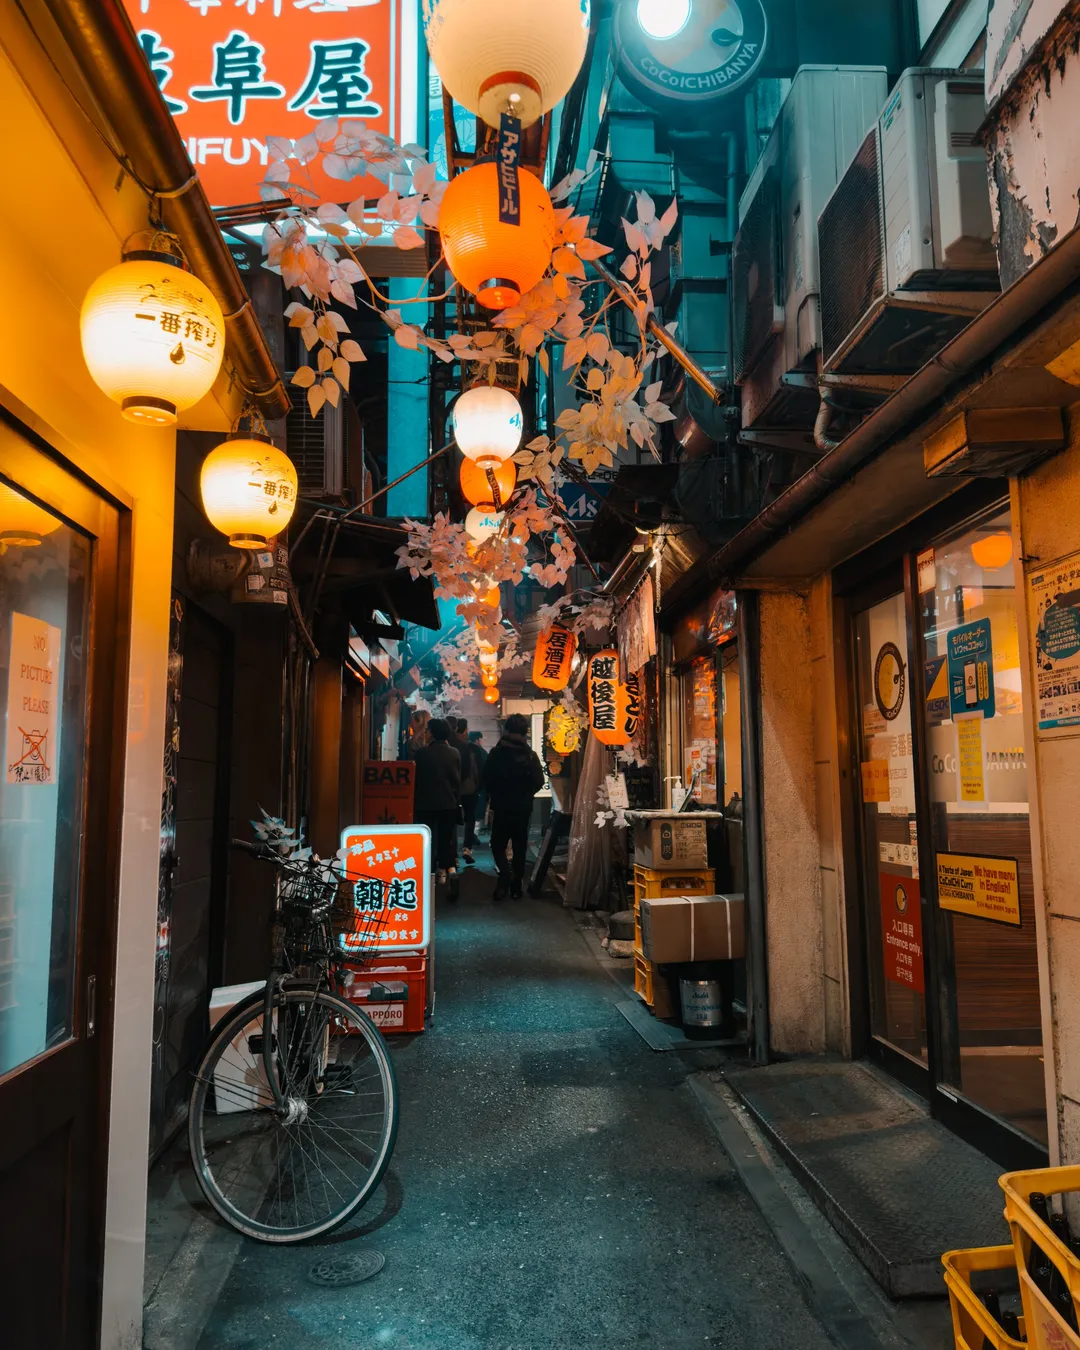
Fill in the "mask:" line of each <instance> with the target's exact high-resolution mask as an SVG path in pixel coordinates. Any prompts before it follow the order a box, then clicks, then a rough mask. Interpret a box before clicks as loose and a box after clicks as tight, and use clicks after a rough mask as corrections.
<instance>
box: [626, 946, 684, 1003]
mask: <svg viewBox="0 0 1080 1350" xmlns="http://www.w3.org/2000/svg"><path fill="white" fill-rule="evenodd" d="M634 992H635V993H637V994H640V995H641V997H642V998H643V999H644V1000H645V1002H646V1003H647V1004H648V1005H649V1008H650V1010H651V1012H652V1015H653V1016H654V1017H659V1018H667V1017H674V1015H675V1012H674V1009H673V1007H672V1003H671V991H670V989H669V988H668V983H667V980H665V979H664V978H663V976H661V975H659V974H658V973H657V968H656V966H655V965H654V964H653V962H652V961H646V959H645V957H644V956H638V955H635V956H634Z"/></svg>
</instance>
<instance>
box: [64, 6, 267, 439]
mask: <svg viewBox="0 0 1080 1350" xmlns="http://www.w3.org/2000/svg"><path fill="white" fill-rule="evenodd" d="M45 3H46V5H47V6H48V9H49V12H50V13H51V15H52V17H53V19H54V20H55V22H56V26H57V28H59V30H60V32H61V34H62V35H63V38H64V41H65V42H66V43H67V46H68V48H69V49H70V51H71V54H72V56H73V57H74V59H75V63H76V65H77V66H78V68H79V72H80V74H81V75H82V77H83V79H84V80H85V81H86V83H87V86H88V87H89V89H90V92H91V93H92V94H93V96H94V98H95V99H96V101H97V103H98V105H99V107H100V108H101V110H102V112H104V114H105V116H106V117H107V118H108V120H109V123H110V125H111V126H112V129H113V130H114V132H115V133H116V135H117V136H118V137H119V139H120V142H121V149H122V151H123V153H124V154H125V156H126V158H127V161H128V163H129V164H130V165H131V168H132V170H133V171H134V173H135V174H137V175H138V178H139V180H141V182H142V183H143V184H144V185H145V186H147V187H148V188H149V189H150V190H151V192H152V194H153V199H154V202H156V204H157V205H158V206H159V207H160V210H161V216H162V220H163V222H164V224H165V227H166V228H167V229H168V230H169V231H170V232H171V233H173V234H176V235H178V236H179V238H180V240H181V241H182V243H183V246H184V252H185V253H186V254H187V256H188V260H189V261H190V263H191V267H192V271H193V272H194V273H195V275H196V276H198V277H199V278H200V279H201V280H202V281H205V282H206V284H207V286H209V287H210V289H211V291H213V293H214V296H215V298H216V299H217V302H218V304H219V305H220V306H221V310H222V313H223V314H224V315H225V330H226V333H227V335H228V343H229V354H230V356H231V359H232V363H233V365H234V367H235V370H236V374H237V377H238V380H239V382H240V385H241V387H242V388H243V390H244V392H245V393H246V394H248V395H249V396H250V397H251V398H252V399H254V400H255V402H256V403H257V404H258V407H259V410H260V412H262V414H263V416H264V417H267V418H271V419H273V418H279V417H284V416H285V415H286V413H288V411H289V409H290V408H291V406H292V404H291V402H290V399H289V395H288V393H287V392H286V389H285V386H284V384H283V383H282V380H281V375H280V373H279V371H278V368H277V366H276V364H275V363H274V358H273V357H272V356H271V354H270V348H269V347H268V346H267V342H266V338H265V336H264V334H263V331H262V329H261V328H260V327H259V321H258V319H257V318H256V317H255V311H254V309H253V307H252V304H251V297H250V296H249V295H248V293H247V291H246V290H245V288H244V283H243V281H242V280H241V279H240V273H239V271H238V270H237V266H236V263H235V262H234V260H233V257H232V254H231V253H230V252H229V250H228V248H227V247H226V246H225V241H224V239H222V237H221V231H220V229H219V228H218V223H217V221H216V220H215V219H214V213H213V212H212V211H211V210H210V203H209V202H208V201H207V200H206V193H205V192H204V191H203V189H202V185H201V184H200V182H199V179H198V177H197V175H196V173H195V169H194V168H193V166H192V163H191V161H190V159H188V156H187V152H186V151H185V149H184V142H183V140H182V138H181V136H180V133H179V131H178V130H177V129H176V123H175V122H174V121H173V118H172V114H171V113H170V112H169V110H168V109H167V108H166V107H165V104H164V102H163V101H162V98H161V94H160V93H159V92H158V87H157V81H156V80H155V79H154V76H153V75H152V74H151V72H150V67H149V65H148V64H147V62H146V58H145V57H144V56H143V52H142V48H141V47H140V46H139V40H138V38H137V37H136V36H135V30H134V28H133V27H132V26H131V21H130V19H129V18H128V16H127V14H126V13H125V11H124V7H123V5H122V4H121V3H120V0H45Z"/></svg>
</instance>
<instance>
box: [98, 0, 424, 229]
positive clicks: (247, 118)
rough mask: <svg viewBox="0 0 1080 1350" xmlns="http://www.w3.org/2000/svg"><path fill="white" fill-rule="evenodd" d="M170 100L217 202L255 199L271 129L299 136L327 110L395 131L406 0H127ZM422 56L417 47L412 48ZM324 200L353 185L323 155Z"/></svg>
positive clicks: (316, 172) (316, 184) (315, 175)
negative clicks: (335, 175) (329, 168)
mask: <svg viewBox="0 0 1080 1350" xmlns="http://www.w3.org/2000/svg"><path fill="white" fill-rule="evenodd" d="M124 3H125V5H126V7H127V11H128V15H129V16H130V18H131V22H132V26H133V27H134V29H135V31H136V33H137V34H138V38H139V45H140V46H141V47H142V49H143V54H144V55H145V57H146V60H147V62H148V63H149V66H150V70H151V72H152V73H153V76H154V79H155V80H156V81H157V86H158V89H159V90H160V91H161V96H162V98H163V99H164V100H165V105H166V107H167V108H168V109H169V111H170V112H171V113H172V115H173V117H175V119H176V125H177V128H178V129H179V131H180V134H181V136H182V137H183V138H184V144H185V146H186V147H187V152H188V156H189V158H190V159H191V162H192V164H194V165H195V167H196V169H198V171H199V179H200V181H201V183H202V185H203V187H204V189H205V190H206V195H207V197H209V199H210V204H211V205H212V206H234V205H238V204H239V203H243V202H253V201H257V200H258V196H259V189H258V185H259V183H260V182H261V180H262V179H263V177H264V173H265V170H266V167H267V165H268V163H269V151H268V147H267V137H269V136H283V137H287V138H288V139H290V140H294V141H295V140H299V139H300V138H301V137H303V136H306V135H308V134H309V133H310V132H311V131H312V130H313V129H314V127H315V125H316V123H317V122H319V121H322V120H324V119H326V118H333V117H337V118H355V119H359V120H360V121H363V122H364V123H365V124H366V126H367V127H368V129H369V130H372V131H382V132H385V133H386V134H387V135H389V136H396V135H397V133H398V128H397V127H396V126H395V124H394V123H395V108H394V103H395V95H396V79H395V74H396V71H397V70H398V68H399V66H398V63H399V61H400V59H401V53H400V51H399V46H400V40H401V17H402V15H401V9H402V5H403V4H407V3H408V0H124ZM414 60H415V53H414ZM307 173H308V170H302V171H300V179H299V181H300V182H301V185H302V186H303V187H310V188H311V190H313V191H314V192H316V193H318V194H319V199H320V200H322V199H327V200H329V201H341V200H348V199H350V196H355V195H356V191H355V189H356V184H355V183H353V184H351V185H350V184H347V183H344V182H342V181H340V180H336V179H331V178H329V177H327V176H326V175H325V174H324V173H322V171H321V169H320V167H319V164H318V162H316V163H315V164H314V165H312V166H310V174H311V180H310V182H309V181H308V177H307Z"/></svg>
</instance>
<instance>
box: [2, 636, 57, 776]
mask: <svg viewBox="0 0 1080 1350" xmlns="http://www.w3.org/2000/svg"><path fill="white" fill-rule="evenodd" d="M62 638H63V634H62V632H61V630H60V629H59V628H57V627H55V626H54V625H53V624H51V623H46V622H45V620H44V619H35V618H33V617H32V616H31V615H29V614H19V613H17V612H16V613H13V614H12V616H11V651H10V653H9V661H8V699H7V737H6V741H5V748H4V762H5V764H6V766H7V781H8V782H9V783H22V784H25V785H28V786H29V785H33V784H37V785H38V786H41V785H42V784H48V783H55V782H56V748H57V747H56V737H57V728H58V726H59V715H58V714H59V710H60V693H61V690H60V652H61V646H62Z"/></svg>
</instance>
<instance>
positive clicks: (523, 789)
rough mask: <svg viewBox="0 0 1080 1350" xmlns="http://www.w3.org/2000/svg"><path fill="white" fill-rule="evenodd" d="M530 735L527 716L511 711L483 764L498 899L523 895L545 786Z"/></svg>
mask: <svg viewBox="0 0 1080 1350" xmlns="http://www.w3.org/2000/svg"><path fill="white" fill-rule="evenodd" d="M528 734H529V724H528V722H527V721H526V720H525V718H524V717H522V716H521V714H520V713H512V714H511V715H510V716H509V717H508V718H507V719H506V726H505V727H504V728H503V734H502V739H501V740H500V741H499V743H498V745H496V746H495V748H494V749H493V750H492V751H491V753H490V754H489V755H488V757H487V763H486V764H485V765H484V787H485V788H486V789H487V794H488V800H489V801H490V802H491V810H492V815H493V820H492V825H491V853H492V857H493V858H494V859H495V866H496V867H497V868H498V870H499V879H498V881H497V882H496V884H495V895H494V899H496V900H502V899H504V898H505V896H506V895H507V894H509V895H511V896H512V897H513V898H514V899H520V898H521V891H522V882H523V880H524V877H525V850H526V848H527V847H528V843H529V820H530V818H531V816H532V808H533V798H534V797H535V796H536V794H537V793H538V792H539V791H540V789H541V788H542V787H543V786H544V769H543V766H542V765H541V763H540V761H539V759H537V757H536V755H535V754H534V753H533V751H532V748H531V747H530V745H529V740H528ZM508 842H509V843H511V844H513V846H514V862H513V869H512V870H511V867H510V864H509V863H508V862H507V860H506V845H507V843H508Z"/></svg>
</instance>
